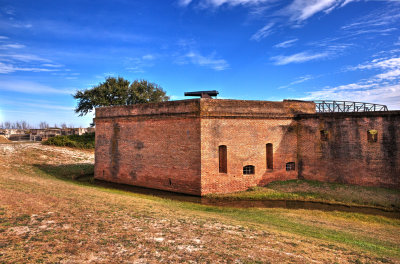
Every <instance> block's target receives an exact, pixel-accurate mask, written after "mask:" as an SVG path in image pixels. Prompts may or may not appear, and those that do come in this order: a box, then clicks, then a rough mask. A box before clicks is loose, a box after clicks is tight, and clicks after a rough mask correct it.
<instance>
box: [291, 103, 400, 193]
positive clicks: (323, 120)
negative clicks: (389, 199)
mask: <svg viewBox="0 0 400 264" xmlns="http://www.w3.org/2000/svg"><path fill="white" fill-rule="evenodd" d="M298 120H299V129H298V138H299V149H298V158H299V163H300V164H302V166H301V167H300V170H299V177H300V178H305V179H312V180H319V181H327V182H341V183H349V184H358V185H365V186H382V187H392V188H398V189H400V111H391V112H370V113H333V114H315V115H301V116H300V117H299V119H298ZM321 130H325V131H327V133H328V134H327V136H328V139H327V140H326V141H323V140H321V135H320V131H321ZM368 130H377V131H378V134H377V136H378V138H377V142H368V140H367V131H368Z"/></svg>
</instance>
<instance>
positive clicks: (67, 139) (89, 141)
mask: <svg viewBox="0 0 400 264" xmlns="http://www.w3.org/2000/svg"><path fill="white" fill-rule="evenodd" d="M94 140H95V133H85V134H83V135H69V136H55V137H52V138H49V139H48V140H46V141H43V144H44V145H52V146H58V147H71V148H79V149H94Z"/></svg>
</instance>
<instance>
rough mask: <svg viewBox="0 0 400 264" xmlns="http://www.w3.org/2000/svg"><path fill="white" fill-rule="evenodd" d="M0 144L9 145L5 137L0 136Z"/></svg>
mask: <svg viewBox="0 0 400 264" xmlns="http://www.w3.org/2000/svg"><path fill="white" fill-rule="evenodd" d="M0 143H11V141H10V140H8V139H7V138H6V137H5V136H3V135H0Z"/></svg>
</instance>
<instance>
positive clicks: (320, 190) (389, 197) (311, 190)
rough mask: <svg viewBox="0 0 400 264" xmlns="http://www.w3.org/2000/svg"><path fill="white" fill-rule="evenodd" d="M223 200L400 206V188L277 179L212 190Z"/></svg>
mask: <svg viewBox="0 0 400 264" xmlns="http://www.w3.org/2000/svg"><path fill="white" fill-rule="evenodd" d="M208 197H210V198H213V199H222V200H305V201H321V202H327V203H340V204H346V205H361V206H372V207H383V208H387V209H390V210H396V211H399V210H400V191H399V190H394V189H386V188H378V187H364V186H356V185H348V184H340V183H325V182H319V181H309V180H288V181H277V182H272V183H270V184H268V185H267V186H265V187H253V188H250V189H249V190H247V191H245V192H237V193H231V194H213V195H209V196H208Z"/></svg>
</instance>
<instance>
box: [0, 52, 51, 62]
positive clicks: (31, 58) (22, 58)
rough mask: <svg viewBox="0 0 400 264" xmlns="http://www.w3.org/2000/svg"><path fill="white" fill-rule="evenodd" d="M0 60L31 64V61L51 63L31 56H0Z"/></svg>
mask: <svg viewBox="0 0 400 264" xmlns="http://www.w3.org/2000/svg"><path fill="white" fill-rule="evenodd" d="M1 58H3V59H12V60H18V61H23V62H32V61H39V62H51V60H49V59H45V58H42V57H39V56H37V55H33V54H0V60H1Z"/></svg>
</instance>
